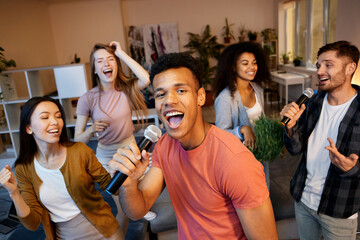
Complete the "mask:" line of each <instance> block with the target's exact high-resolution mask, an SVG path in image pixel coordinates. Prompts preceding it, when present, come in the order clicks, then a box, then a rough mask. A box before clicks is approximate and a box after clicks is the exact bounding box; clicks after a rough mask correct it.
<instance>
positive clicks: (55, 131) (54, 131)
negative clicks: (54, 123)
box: [48, 129, 59, 135]
mask: <svg viewBox="0 0 360 240" xmlns="http://www.w3.org/2000/svg"><path fill="white" fill-rule="evenodd" d="M48 133H50V134H53V135H57V134H58V133H59V129H52V130H49V131H48Z"/></svg>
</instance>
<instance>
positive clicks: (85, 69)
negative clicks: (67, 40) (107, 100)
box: [0, 64, 90, 160]
mask: <svg viewBox="0 0 360 240" xmlns="http://www.w3.org/2000/svg"><path fill="white" fill-rule="evenodd" d="M89 86H90V81H89V64H71V65H59V66H47V67H38V68H27V69H16V70H11V71H4V72H2V73H1V74H0V88H1V91H2V92H4V98H5V100H3V101H0V109H1V110H3V112H4V114H3V115H5V119H6V124H4V126H3V127H0V134H9V135H10V138H9V139H11V145H10V148H11V151H10V153H8V151H7V152H4V153H1V154H0V160H4V159H8V158H16V157H17V153H18V151H19V149H18V148H19V136H20V133H19V125H20V112H21V108H22V106H23V105H24V104H25V103H26V102H27V101H28V100H29V99H30V98H32V97H35V96H49V97H51V98H53V99H57V100H59V102H60V104H61V105H62V106H63V108H64V111H65V115H66V118H67V119H66V120H67V123H68V124H67V126H66V127H67V128H68V129H69V128H73V127H74V126H75V123H76V120H75V115H76V114H75V110H76V108H74V106H73V102H72V101H73V100H74V99H77V98H79V97H80V96H81V95H83V94H84V93H85V92H87V91H88V90H89ZM70 137H72V136H70ZM9 141H10V140H9Z"/></svg>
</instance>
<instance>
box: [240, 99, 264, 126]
mask: <svg viewBox="0 0 360 240" xmlns="http://www.w3.org/2000/svg"><path fill="white" fill-rule="evenodd" d="M244 107H245V106H244ZM245 110H246V113H247V115H248V118H249V121H250V126H251V129H252V130H253V132H254V127H255V121H256V120H258V119H259V117H260V116H261V114H262V113H263V108H262V106H261V104H260V101H259V99H258V96H257V95H256V94H255V104H254V106H252V107H251V108H248V107H245Z"/></svg>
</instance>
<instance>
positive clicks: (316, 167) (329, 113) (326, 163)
mask: <svg viewBox="0 0 360 240" xmlns="http://www.w3.org/2000/svg"><path fill="white" fill-rule="evenodd" d="M355 97H356V95H355V96H354V97H353V98H352V99H350V100H349V101H347V102H346V103H343V104H341V105H334V106H333V105H330V104H329V103H328V101H327V94H326V96H325V98H324V102H323V106H322V110H321V113H320V117H319V120H318V122H317V123H316V126H315V128H314V130H313V132H312V133H311V135H310V137H309V140H308V149H307V161H306V168H307V171H308V174H307V178H306V182H305V188H304V192H303V194H302V197H301V202H303V203H304V204H305V205H306V206H308V207H309V208H311V209H313V210H315V211H317V209H318V207H319V204H320V199H321V194H322V192H323V188H324V184H325V180H326V176H327V174H328V171H329V167H330V163H331V161H330V156H329V151H328V150H326V149H325V147H326V146H329V145H330V143H329V141H328V140H327V138H328V137H330V138H331V139H332V140H333V141H334V143H335V144H336V139H337V136H338V131H339V130H338V129H339V126H340V122H341V121H342V119H343V118H344V116H345V114H346V112H347V111H348V109H349V106H350V104H351V102H352V101H353V100H354V99H355Z"/></svg>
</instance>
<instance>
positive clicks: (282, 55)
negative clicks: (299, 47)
mask: <svg viewBox="0 0 360 240" xmlns="http://www.w3.org/2000/svg"><path fill="white" fill-rule="evenodd" d="M290 55H291V52H287V53H286V52H285V53H283V54H281V57H282V59H283V63H284V64H288V63H289V59H290Z"/></svg>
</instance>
